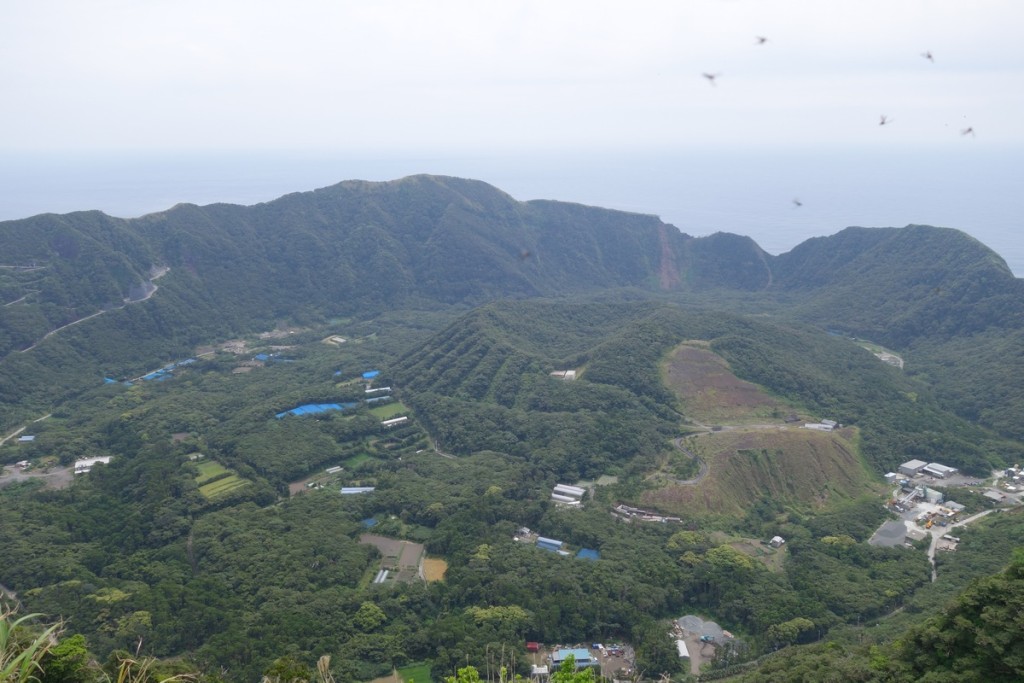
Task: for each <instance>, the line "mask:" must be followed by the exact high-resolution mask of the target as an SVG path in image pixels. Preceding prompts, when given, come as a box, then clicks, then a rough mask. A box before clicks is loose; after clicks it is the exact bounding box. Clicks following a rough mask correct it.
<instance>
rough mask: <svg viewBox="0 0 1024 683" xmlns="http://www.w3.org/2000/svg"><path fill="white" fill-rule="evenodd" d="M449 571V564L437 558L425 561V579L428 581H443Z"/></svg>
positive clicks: (429, 558)
mask: <svg viewBox="0 0 1024 683" xmlns="http://www.w3.org/2000/svg"><path fill="white" fill-rule="evenodd" d="M447 571H448V563H447V562H445V561H444V560H442V559H440V558H437V557H428V558H427V559H425V560H423V578H425V579H426V580H427V581H443V580H444V574H445V572H447Z"/></svg>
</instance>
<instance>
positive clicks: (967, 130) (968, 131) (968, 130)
mask: <svg viewBox="0 0 1024 683" xmlns="http://www.w3.org/2000/svg"><path fill="white" fill-rule="evenodd" d="M960 135H970V136H971V137H972V138H973V137H974V129H973V128H971V127H970V126H968V127H967V128H964V129H963V130H962V131H960Z"/></svg>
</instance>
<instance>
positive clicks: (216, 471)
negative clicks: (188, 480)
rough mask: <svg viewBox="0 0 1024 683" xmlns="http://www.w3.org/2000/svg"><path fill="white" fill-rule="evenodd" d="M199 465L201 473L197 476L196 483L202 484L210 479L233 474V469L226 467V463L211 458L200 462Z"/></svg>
mask: <svg viewBox="0 0 1024 683" xmlns="http://www.w3.org/2000/svg"><path fill="white" fill-rule="evenodd" d="M197 467H198V468H199V475H198V476H197V477H196V483H197V484H199V485H200V486H202V485H203V484H205V483H206V482H208V481H212V480H214V479H217V478H219V477H222V476H224V475H230V474H231V470H229V469H228V468H226V467H224V465H221V464H220V463H219V462H213V461H210V460H206V461H204V462H202V463H200V464H199V465H197Z"/></svg>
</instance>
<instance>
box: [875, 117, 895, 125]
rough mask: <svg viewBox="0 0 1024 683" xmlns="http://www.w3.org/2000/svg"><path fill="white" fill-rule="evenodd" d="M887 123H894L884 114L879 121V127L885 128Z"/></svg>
mask: <svg viewBox="0 0 1024 683" xmlns="http://www.w3.org/2000/svg"><path fill="white" fill-rule="evenodd" d="M887 123H892V119H890V118H889V117H888V116H886V115H885V114H882V116H881V117H880V118H879V119H878V125H880V126H884V125H885V124H887Z"/></svg>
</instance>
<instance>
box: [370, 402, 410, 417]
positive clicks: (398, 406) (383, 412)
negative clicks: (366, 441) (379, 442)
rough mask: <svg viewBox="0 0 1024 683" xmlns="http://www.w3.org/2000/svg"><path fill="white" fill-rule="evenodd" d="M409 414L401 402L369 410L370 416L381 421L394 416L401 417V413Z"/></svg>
mask: <svg viewBox="0 0 1024 683" xmlns="http://www.w3.org/2000/svg"><path fill="white" fill-rule="evenodd" d="M407 412H409V409H408V408H407V407H406V406H405V404H404V403H402V402H401V401H395V402H394V403H388V404H385V405H382V406H377V407H376V408H370V414H371V415H375V416H377V417H379V418H380V419H382V420H387V419H388V418H391V417H394V416H395V415H401V414H402V413H407Z"/></svg>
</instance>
